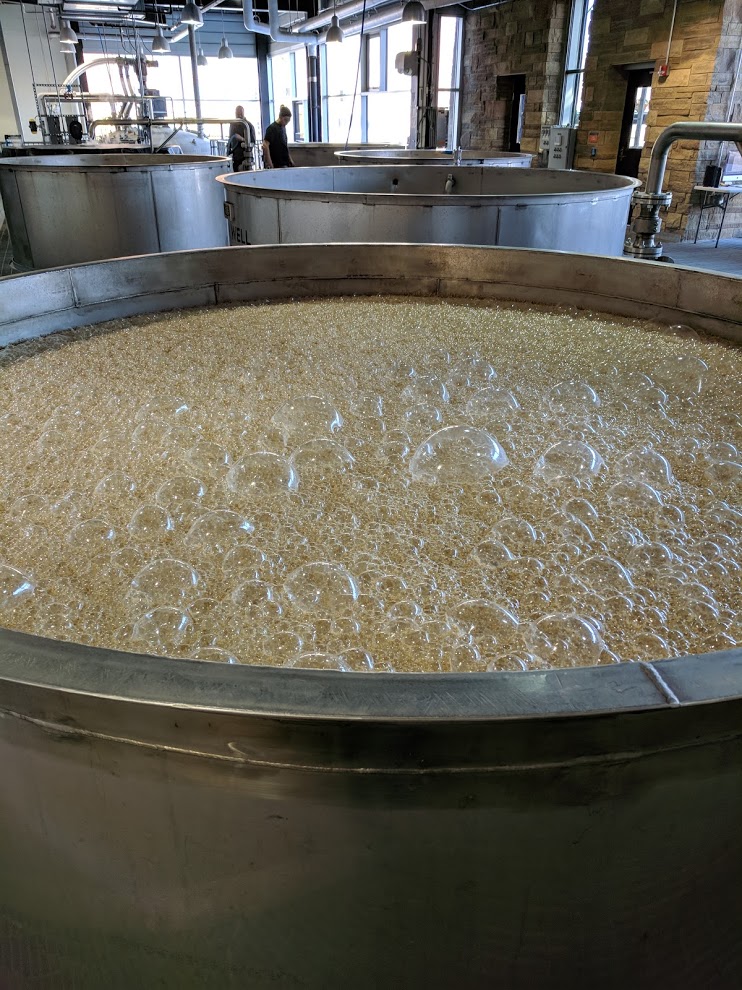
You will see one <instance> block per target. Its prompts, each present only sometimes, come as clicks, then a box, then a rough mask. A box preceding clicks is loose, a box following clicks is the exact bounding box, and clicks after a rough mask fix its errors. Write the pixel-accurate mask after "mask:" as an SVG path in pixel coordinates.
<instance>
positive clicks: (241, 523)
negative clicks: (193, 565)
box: [186, 509, 255, 553]
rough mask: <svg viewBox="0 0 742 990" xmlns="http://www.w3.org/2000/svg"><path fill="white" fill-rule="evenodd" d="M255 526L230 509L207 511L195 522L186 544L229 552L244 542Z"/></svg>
mask: <svg viewBox="0 0 742 990" xmlns="http://www.w3.org/2000/svg"><path fill="white" fill-rule="evenodd" d="M254 529H255V527H254V526H253V524H252V523H251V522H250V521H249V520H248V519H245V518H244V516H241V515H240V514H239V513H237V512H232V511H231V510H230V509H214V510H213V511H211V512H206V513H204V514H203V515H202V516H199V518H198V519H196V521H195V522H194V523H193V525H192V526H191V528H190V529H189V530H188V535H187V536H186V544H187V545H188V546H189V547H192V548H200V549H201V550H202V551H203V552H205V553H227V551H228V550H231V549H232V547H234V546H236V545H237V544H238V543H244V542H245V541H246V540H247V539H248V537H249V535H250V533H252V532H253V531H254Z"/></svg>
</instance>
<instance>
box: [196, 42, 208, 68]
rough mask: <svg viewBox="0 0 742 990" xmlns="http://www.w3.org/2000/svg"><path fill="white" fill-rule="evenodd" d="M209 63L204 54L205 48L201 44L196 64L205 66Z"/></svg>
mask: <svg viewBox="0 0 742 990" xmlns="http://www.w3.org/2000/svg"><path fill="white" fill-rule="evenodd" d="M208 64H209V63H208V62H207V61H206V56H205V55H204V50H203V48H202V47H201V46H200V45H199V46H198V56H197V58H196V65H200V66H204V65H208Z"/></svg>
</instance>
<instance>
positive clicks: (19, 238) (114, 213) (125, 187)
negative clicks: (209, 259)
mask: <svg viewBox="0 0 742 990" xmlns="http://www.w3.org/2000/svg"><path fill="white" fill-rule="evenodd" d="M230 168H231V164H230V162H229V160H228V159H226V158H204V157H197V156H189V155H139V154H136V155H126V154H97V155H86V154H80V155H45V156H38V157H28V158H2V159H0V195H2V200H3V204H4V206H5V214H6V218H7V221H8V230H9V233H10V242H11V248H12V251H13V265H14V268H15V269H16V270H17V271H25V270H28V269H32V268H52V267H55V266H57V265H68V264H76V263H78V262H82V261H97V260H99V259H101V258H120V257H124V256H126V255H132V254H148V253H150V252H155V251H181V250H186V249H188V248H207V247H223V246H224V245H225V244H227V243H228V242H227V225H226V223H225V220H224V194H223V192H222V189H221V187H220V186H218V185H217V183H216V182H215V181H214V179H215V178H216V177H217V176H218V175H222V174H223V173H225V172H228V171H229V169H230Z"/></svg>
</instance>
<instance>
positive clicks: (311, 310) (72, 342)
mask: <svg viewBox="0 0 742 990" xmlns="http://www.w3.org/2000/svg"><path fill="white" fill-rule="evenodd" d="M741 380H742V351H741V350H740V349H739V348H735V347H733V346H732V345H729V344H726V343H724V342H721V341H718V340H714V339H711V338H706V337H703V336H701V335H699V334H697V333H695V332H693V331H690V330H688V328H673V329H671V328H659V329H658V328H657V327H656V326H654V325H650V324H647V323H642V322H641V321H630V320H621V319H617V318H613V317H608V316H602V315H599V314H598V315H596V314H590V313H585V312H582V311H567V310H564V309H560V310H550V309H546V308H544V307H527V306H520V305H518V306H516V305H513V306H510V305H496V306H493V305H484V304H482V305H480V304H477V303H470V302H466V303H464V302H455V301H452V302H443V301H430V302H428V301H419V300H416V299H404V298H384V299H353V300H349V299H342V300H321V301H304V302H296V303H285V304H273V305H260V306H237V307H229V308H222V309H205V310H193V311H187V312H174V313H170V314H166V315H164V316H162V315H157V316H144V317H137V318H133V319H127V320H119V321H114V322H112V323H108V324H106V325H104V326H100V327H96V328H86V329H84V330H80V331H75V332H72V333H69V334H65V335H54V336H53V337H51V338H46V339H45V340H43V341H39V342H34V343H30V344H23V345H16V346H14V347H12V348H8V349H7V350H6V351H4V352H2V363H0V385H1V387H0V429H2V439H3V443H2V448H1V449H0V464H1V466H2V479H3V482H2V487H3V491H2V505H1V512H2V514H1V515H0V624H2V625H4V626H6V627H9V628H14V629H21V630H24V631H26V632H32V633H36V634H39V635H43V636H50V637H54V638H58V639H67V640H72V641H75V642H81V643H88V644H93V645H96V646H103V647H111V648H115V649H119V650H130V651H134V652H137V653H153V654H159V655H166V656H173V657H181V658H189V657H190V658H196V659H202V660H213V661H222V662H239V663H260V664H275V665H286V666H289V667H318V668H329V669H338V670H354V671H371V670H374V671H379V670H381V671H391V670H398V671H438V670H444V671H451V670H453V671H478V670H527V669H543V668H546V667H550V666H554V667H564V666H577V665H593V664H605V663H616V662H619V661H632V660H638V659H648V660H649V659H660V658H663V657H670V656H682V655H684V654H687V653H707V652H712V651H715V650H722V649H728V648H731V647H733V646H735V645H739V644H740V642H741V641H742V632H741V631H740V620H739V616H738V614H737V612H738V609H737V606H738V603H739V601H740V598H741V597H742V596H741V594H740V592H741V590H742V589H741V582H740V561H739V555H740V550H739V542H738V534H739V525H740V521H742V515H741V514H740V512H739V511H738V506H739V494H740V485H741V482H742V464H741V463H740V462H741V461H742V454H741V453H740V451H739V447H740V445H742V419H741V417H740V415H739V410H740V382H741ZM735 506H736V507H737V508H735Z"/></svg>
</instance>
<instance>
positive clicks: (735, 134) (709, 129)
mask: <svg viewBox="0 0 742 990" xmlns="http://www.w3.org/2000/svg"><path fill="white" fill-rule="evenodd" d="M683 140H686V141H742V124H724V123H719V122H717V121H714V120H698V121H678V122H677V123H675V124H670V126H669V127H666V128H665V129H664V131H662V133H661V134H660V136H659V137H658V138H657V140H656V141H655V142H654V147H653V148H652V157H651V159H650V161H649V172H648V174H647V184H646V187H645V191H646V192H647V193H650V194H652V193H660V192H662V185H663V182H664V179H665V168H666V167H667V156H668V154H669V153H670V148H671V147H672V145H673V144H674V143H675V142H676V141H683Z"/></svg>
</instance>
